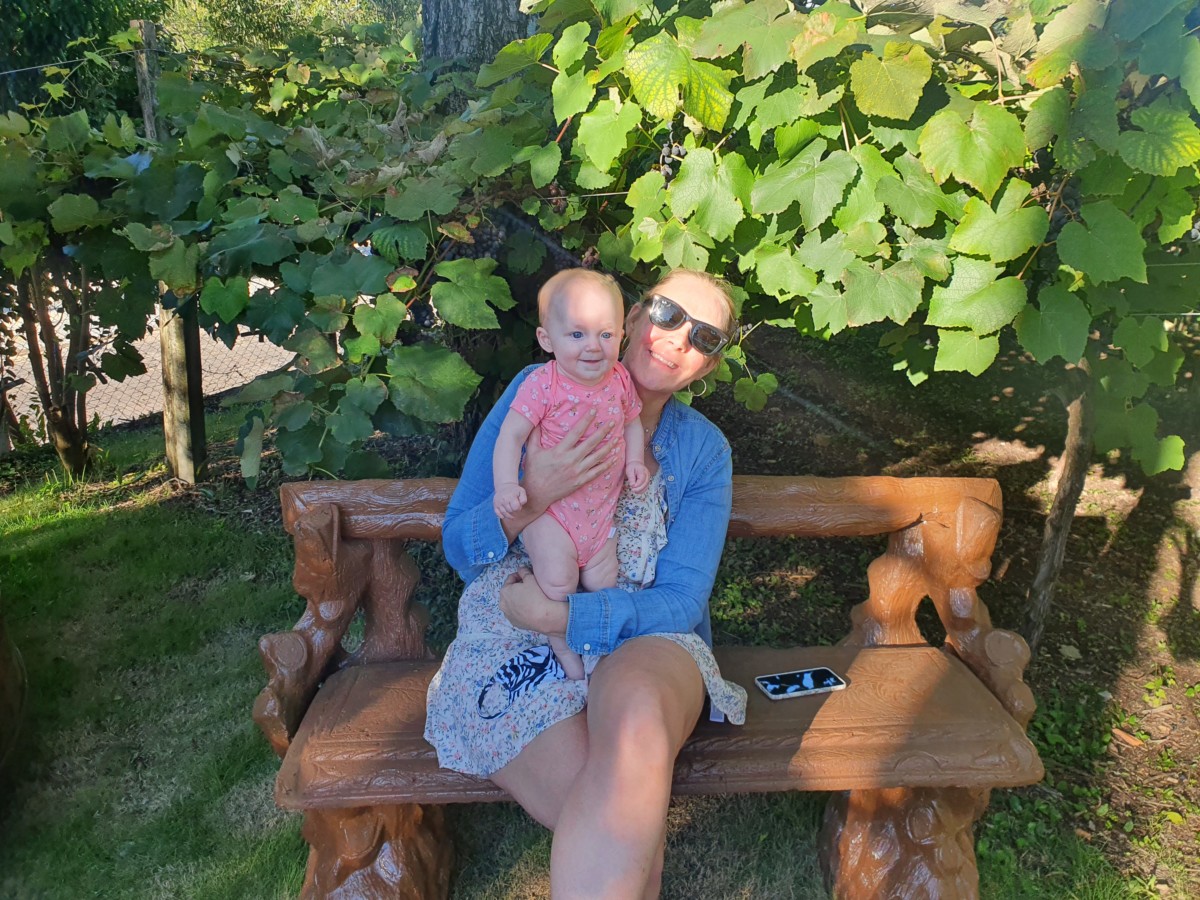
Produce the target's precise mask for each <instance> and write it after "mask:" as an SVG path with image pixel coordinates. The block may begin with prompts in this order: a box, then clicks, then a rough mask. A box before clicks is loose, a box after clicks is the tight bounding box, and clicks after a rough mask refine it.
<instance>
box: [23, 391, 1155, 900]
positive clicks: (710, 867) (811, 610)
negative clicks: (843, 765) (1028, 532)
mask: <svg viewBox="0 0 1200 900" xmlns="http://www.w3.org/2000/svg"><path fill="white" fill-rule="evenodd" d="M237 418H238V417H237V415H236V414H223V415H222V416H219V417H216V418H215V419H214V421H213V422H212V423H211V425H210V434H212V436H213V441H214V443H217V442H220V441H222V440H224V441H228V440H229V439H230V437H231V436H232V434H233V432H234V431H235V430H236V424H237ZM158 441H159V439H158V437H157V435H156V434H154V433H153V432H152V431H151V432H130V433H125V434H120V435H112V436H110V437H109V438H108V440H107V442H106V452H105V455H104V457H102V459H101V462H100V465H99V466H98V468H97V471H96V472H95V473H94V474H93V475H92V476H91V477H90V478H89V479H86V480H83V481H79V482H74V483H71V482H66V481H63V480H62V479H60V478H58V477H56V476H55V475H54V474H53V472H54V469H53V460H52V459H51V458H50V457H49V456H47V455H44V454H42V455H35V456H33V457H28V456H27V457H24V458H23V459H22V460H20V461H18V463H12V462H11V461H10V462H9V463H8V464H7V465H8V466H9V469H8V472H7V474H6V473H0V475H2V476H4V477H8V475H14V476H15V477H14V478H10V479H9V480H10V482H14V483H15V486H13V487H11V489H8V490H7V491H6V492H4V493H0V535H2V543H0V579H2V580H0V616H3V618H4V621H5V623H6V625H7V627H8V630H9V632H10V635H11V636H12V637H13V639H14V640H15V641H16V643H17V645H18V646H19V648H20V650H21V652H22V655H23V658H24V661H25V664H26V667H27V670H28V677H29V684H30V689H29V698H28V707H27V715H26V717H25V720H24V724H23V727H22V729H21V732H20V737H19V742H18V744H17V746H16V750H15V753H14V755H13V757H11V758H10V760H9V762H8V764H7V768H6V769H5V770H4V771H3V772H0V897H6V898H7V897H14V898H26V897H29V898H43V897H46V898H58V897H63V898H76V897H114V898H116V897H120V898H124V897H171V898H176V897H203V898H209V897H215V898H223V897H229V898H260V897H261V898H270V897H284V896H295V895H296V894H297V893H298V891H299V888H300V884H301V882H302V880H303V871H304V863H305V858H306V848H305V845H304V843H303V841H302V839H301V837H300V834H299V826H300V822H299V818H298V817H297V816H294V815H290V814H284V813H281V812H280V811H278V810H277V809H276V808H275V806H274V804H273V802H272V799H271V791H272V783H273V779H274V776H275V773H276V771H277V768H278V764H277V760H276V759H275V757H274V756H273V755H272V753H271V752H270V750H269V749H268V747H267V744H266V742H265V740H263V739H262V737H261V736H260V735H259V734H258V733H257V731H256V730H255V728H254V726H253V724H252V722H251V719H250V706H251V703H252V701H253V698H254V696H255V694H256V693H257V692H258V690H259V689H260V688H261V686H262V684H263V682H264V675H263V672H262V668H261V666H260V664H259V661H258V655H257V652H256V646H255V645H256V641H257V638H258V637H259V636H260V635H261V634H263V633H266V632H269V631H273V630H278V629H280V628H286V627H290V625H291V624H292V623H293V622H294V621H295V620H296V618H298V616H299V614H300V612H301V609H302V604H301V602H300V601H299V600H298V599H297V598H295V596H294V594H293V592H292V589H291V587H290V584H289V578H290V565H291V548H290V544H289V542H288V540H287V539H286V537H285V536H284V535H283V533H282V529H281V528H279V527H277V526H273V525H272V526H269V527H255V523H254V522H253V520H248V519H247V518H246V517H245V516H242V515H237V514H230V510H232V513H239V512H240V510H239V509H238V508H237V507H238V505H239V504H238V503H237V502H236V498H237V497H238V496H240V495H239V494H238V493H237V492H238V491H241V490H243V489H242V488H241V487H240V486H230V485H228V484H226V485H225V486H224V487H222V486H221V485H220V484H217V485H216V486H215V487H206V488H205V490H206V491H209V492H210V493H213V492H215V494H220V493H221V492H222V491H225V492H229V493H230V494H231V495H232V499H230V498H226V499H228V500H229V502H226V503H224V504H222V503H219V502H218V503H216V504H215V506H216V508H217V509H218V510H220V509H222V508H225V509H226V512H225V513H224V514H223V513H221V512H219V511H218V512H216V513H210V512H206V511H204V510H203V509H201V508H199V507H198V506H197V505H196V504H195V503H185V502H181V501H180V500H179V499H178V498H173V497H172V492H171V491H170V490H168V489H166V488H165V487H164V485H163V470H162V467H161V462H160V461H159V456H160V455H161V450H160V447H159V443H158ZM223 452H224V453H226V454H227V455H230V454H232V450H231V449H230V448H229V447H228V446H226V447H225V448H224V450H223ZM217 499H218V500H220V499H221V498H220V497H219V496H218V497H217ZM878 549H879V548H878V547H877V546H876V545H875V544H873V543H872V542H869V541H868V542H852V541H844V542H811V541H810V542H804V541H793V540H781V541H739V542H735V543H733V544H731V545H730V547H729V550H728V552H727V553H726V558H725V561H724V563H723V566H722V570H721V574H720V576H719V580H718V585H717V590H716V592H715V594H714V601H713V621H714V625H715V627H716V629H717V633H718V636H719V638H718V639H719V640H721V641H723V642H725V643H730V642H737V643H779V644H788V643H796V642H804V643H813V642H825V643H828V642H832V641H834V640H836V639H837V638H838V637H840V636H841V635H842V634H844V633H845V630H846V627H847V624H848V616H847V611H848V607H849V602H850V601H853V600H857V599H862V595H863V592H865V584H864V583H861V581H862V579H861V577H860V582H859V583H856V582H853V581H851V582H849V583H848V582H847V579H846V577H845V576H844V574H841V573H845V572H858V573H862V572H865V566H866V562H867V561H868V560H869V559H870V558H872V557H873V556H874V555H876V554H877V552H878ZM418 556H419V562H420V565H421V566H422V569H423V571H424V572H425V573H426V579H425V586H424V587H423V589H422V596H423V598H424V599H426V600H427V601H430V602H431V603H432V606H433V623H434V629H433V637H432V639H431V642H432V643H434V644H435V645H442V646H444V643H445V641H446V640H448V639H449V637H450V635H451V634H452V629H453V610H454V604H453V597H454V592H455V588H454V581H453V576H452V575H451V574H450V573H449V570H448V569H446V568H445V566H444V564H441V563H439V562H438V560H437V551H436V548H422V549H421V550H420V551H419V553H418ZM1103 715H1104V712H1103V711H1102V710H1096V709H1093V708H1092V707H1091V706H1087V705H1085V704H1081V703H1075V702H1074V701H1073V700H1072V699H1071V698H1064V700H1063V702H1060V703H1057V704H1055V703H1050V704H1046V705H1045V706H1044V708H1043V711H1041V712H1040V713H1039V719H1038V720H1035V725H1034V729H1033V734H1034V735H1035V738H1036V739H1037V740H1038V742H1039V744H1040V745H1041V746H1042V748H1043V752H1044V755H1045V756H1046V757H1047V763H1048V766H1050V767H1051V768H1052V769H1053V764H1055V763H1056V762H1060V763H1061V764H1062V765H1063V766H1069V767H1075V768H1078V767H1086V766H1090V765H1092V764H1093V763H1094V762H1095V761H1096V758H1097V756H1098V754H1099V753H1102V752H1103V743H1102V742H1100V740H1099V738H1097V737H1096V735H1097V734H1098V733H1099V732H1097V729H1100V730H1101V731H1102V730H1103V728H1102V726H1103V724H1104V722H1103V721H1102V719H1103ZM0 743H3V742H0ZM1039 790H1040V789H1036V788H1035V789H1031V790H1028V791H1022V792H1006V791H997V792H996V793H995V795H994V797H993V805H992V812H991V813H990V814H989V816H988V817H987V818H985V820H984V823H983V825H982V828H981V842H980V854H979V857H980V870H981V880H982V886H983V895H984V897H990V898H1005V900H1007V898H1025V897H1028V898H1055V900H1057V898H1071V897H1077V898H1081V900H1082V898H1088V900H1102V898H1103V900H1107V898H1118V897H1122V898H1123V897H1137V896H1142V895H1143V894H1144V890H1143V887H1142V886H1141V885H1139V884H1138V883H1137V882H1136V881H1131V880H1130V879H1128V878H1127V877H1124V876H1122V875H1121V874H1120V873H1118V872H1117V871H1116V870H1115V869H1113V867H1112V866H1111V865H1110V864H1109V863H1108V862H1106V861H1105V860H1104V858H1103V857H1102V856H1101V854H1100V853H1099V851H1098V850H1097V849H1095V848H1093V847H1091V846H1089V845H1088V844H1087V843H1086V842H1084V841H1082V840H1080V839H1079V838H1077V837H1075V835H1074V833H1073V830H1072V828H1071V827H1070V821H1069V815H1068V813H1069V811H1070V806H1069V803H1080V802H1090V801H1091V798H1090V797H1087V798H1070V799H1069V800H1063V801H1062V803H1066V804H1068V805H1066V806H1063V805H1062V804H1060V802H1059V801H1058V800H1056V799H1054V798H1053V796H1052V794H1046V795H1045V796H1043V794H1041V793H1039ZM824 799H825V798H824V796H823V795H819V794H776V795H753V796H735V797H722V798H711V797H696V798H684V799H681V800H678V801H676V802H675V803H674V804H673V806H672V809H671V813H670V817H669V822H668V854H667V868H666V872H665V879H664V880H665V891H664V896H665V897H668V898H698V897H699V898H706V900H709V898H711V900H724V898H729V900H734V898H746V900H754V898H771V900H775V898H801V900H803V898H822V897H825V896H826V894H825V892H824V890H823V888H822V886H821V879H820V873H819V870H818V865H817V858H818V854H817V845H816V844H817V829H818V826H819V822H820V816H821V811H822V808H823V804H824ZM449 818H450V823H451V830H452V833H453V834H454V835H455V841H456V857H457V863H456V869H455V874H454V896H455V897H458V898H472V900H484V898H488V900H491V898H496V900H500V898H506V900H523V898H528V897H539V896H546V895H547V894H548V884H547V868H548V861H549V848H550V841H549V836H548V835H547V833H546V832H545V831H544V830H542V829H541V828H540V827H538V826H537V825H536V824H534V823H533V822H532V821H531V820H529V819H528V817H526V816H525V814H524V813H523V812H521V811H520V810H519V809H518V808H516V807H515V806H514V805H512V804H496V805H490V806H488V805H484V806H458V807H451V808H450V810H449Z"/></svg>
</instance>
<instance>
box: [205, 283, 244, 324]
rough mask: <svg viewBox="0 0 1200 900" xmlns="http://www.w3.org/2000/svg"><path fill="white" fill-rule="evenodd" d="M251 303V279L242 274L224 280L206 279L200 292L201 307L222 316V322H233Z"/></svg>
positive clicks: (207, 311)
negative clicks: (241, 275) (243, 276)
mask: <svg viewBox="0 0 1200 900" xmlns="http://www.w3.org/2000/svg"><path fill="white" fill-rule="evenodd" d="M249 303H250V281H249V280H248V279H246V278H242V277H240V276H235V277H233V278H230V279H229V280H228V281H222V280H221V279H220V278H216V277H212V278H206V279H204V289H203V290H202V291H201V292H200V308H201V309H202V310H204V311H205V312H206V313H213V314H215V315H217V316H220V318H221V321H222V322H232V321H233V320H234V319H236V318H237V317H238V316H240V315H241V314H242V310H244V309H245V308H246V306H247V305H248V304H249Z"/></svg>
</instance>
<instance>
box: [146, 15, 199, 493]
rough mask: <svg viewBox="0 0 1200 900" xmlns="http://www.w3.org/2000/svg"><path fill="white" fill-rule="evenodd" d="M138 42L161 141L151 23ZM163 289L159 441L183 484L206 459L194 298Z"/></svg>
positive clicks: (150, 125)
mask: <svg viewBox="0 0 1200 900" xmlns="http://www.w3.org/2000/svg"><path fill="white" fill-rule="evenodd" d="M129 24H130V27H132V28H136V29H137V30H138V32H139V33H140V34H141V37H142V50H141V52H139V53H138V54H137V56H136V57H135V60H136V68H137V80H138V97H139V98H140V100H141V102H142V120H143V122H144V123H145V129H146V137H147V138H149V139H150V140H152V141H157V140H158V139H159V133H160V132H161V130H162V129H161V128H160V127H159V121H158V93H157V90H156V85H157V83H158V41H157V29H156V28H155V25H154V23H153V22H148V21H145V20H143V19H135V20H133V21H132V22H130V23H129ZM165 294H166V288H165V286H164V285H163V284H161V283H160V284H159V295H160V299H159V304H158V326H159V328H158V334H159V340H160V342H161V346H162V382H163V437H164V439H165V441H166V448H167V464H168V465H169V466H170V467H171V473H172V474H173V475H174V476H175V477H176V478H178V479H179V480H180V481H182V482H185V483H186V484H194V483H195V482H196V479H197V478H201V477H203V475H204V463H205V459H206V457H207V448H206V446H205V434H204V389H203V385H202V383H201V370H200V326H199V323H198V322H197V319H196V298H195V296H192V297H183V298H176V302H175V304H174V306H173V308H170V309H168V308H167V307H166V306H165V305H164V304H163V303H162V297H163V296H165Z"/></svg>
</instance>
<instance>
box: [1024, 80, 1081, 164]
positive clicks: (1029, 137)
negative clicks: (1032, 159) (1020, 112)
mask: <svg viewBox="0 0 1200 900" xmlns="http://www.w3.org/2000/svg"><path fill="white" fill-rule="evenodd" d="M1070 109H1071V95H1070V94H1068V93H1067V89H1066V88H1064V87H1063V86H1062V85H1055V86H1054V87H1052V88H1051V89H1050V90H1048V91H1047V92H1046V93H1044V94H1042V96H1040V97H1038V98H1037V99H1036V100H1034V101H1033V105H1032V106H1030V107H1029V114H1028V115H1027V116H1025V149H1026V150H1029V151H1030V152H1032V151H1034V150H1039V149H1041V148H1042V147H1045V146H1047V145H1048V144H1049V143H1050V142H1051V141H1052V140H1054V139H1055V138H1056V137H1058V136H1059V135H1060V134H1064V133H1065V132H1066V130H1067V116H1068V114H1069V112H1070Z"/></svg>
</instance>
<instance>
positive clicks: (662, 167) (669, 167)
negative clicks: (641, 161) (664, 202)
mask: <svg viewBox="0 0 1200 900" xmlns="http://www.w3.org/2000/svg"><path fill="white" fill-rule="evenodd" d="M685 156H687V148H686V147H684V146H683V145H682V144H677V143H675V140H674V139H673V138H671V137H668V138H667V141H666V143H664V144H663V145H662V148H661V149H660V150H659V154H658V171H660V172H662V175H663V178H664V179H665V180H666V181H667V182H670V180H671V179H672V178H673V177H674V176H675V167H676V166H677V165H678V164H679V161H680V160H682V159H683V158H684V157H685Z"/></svg>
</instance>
